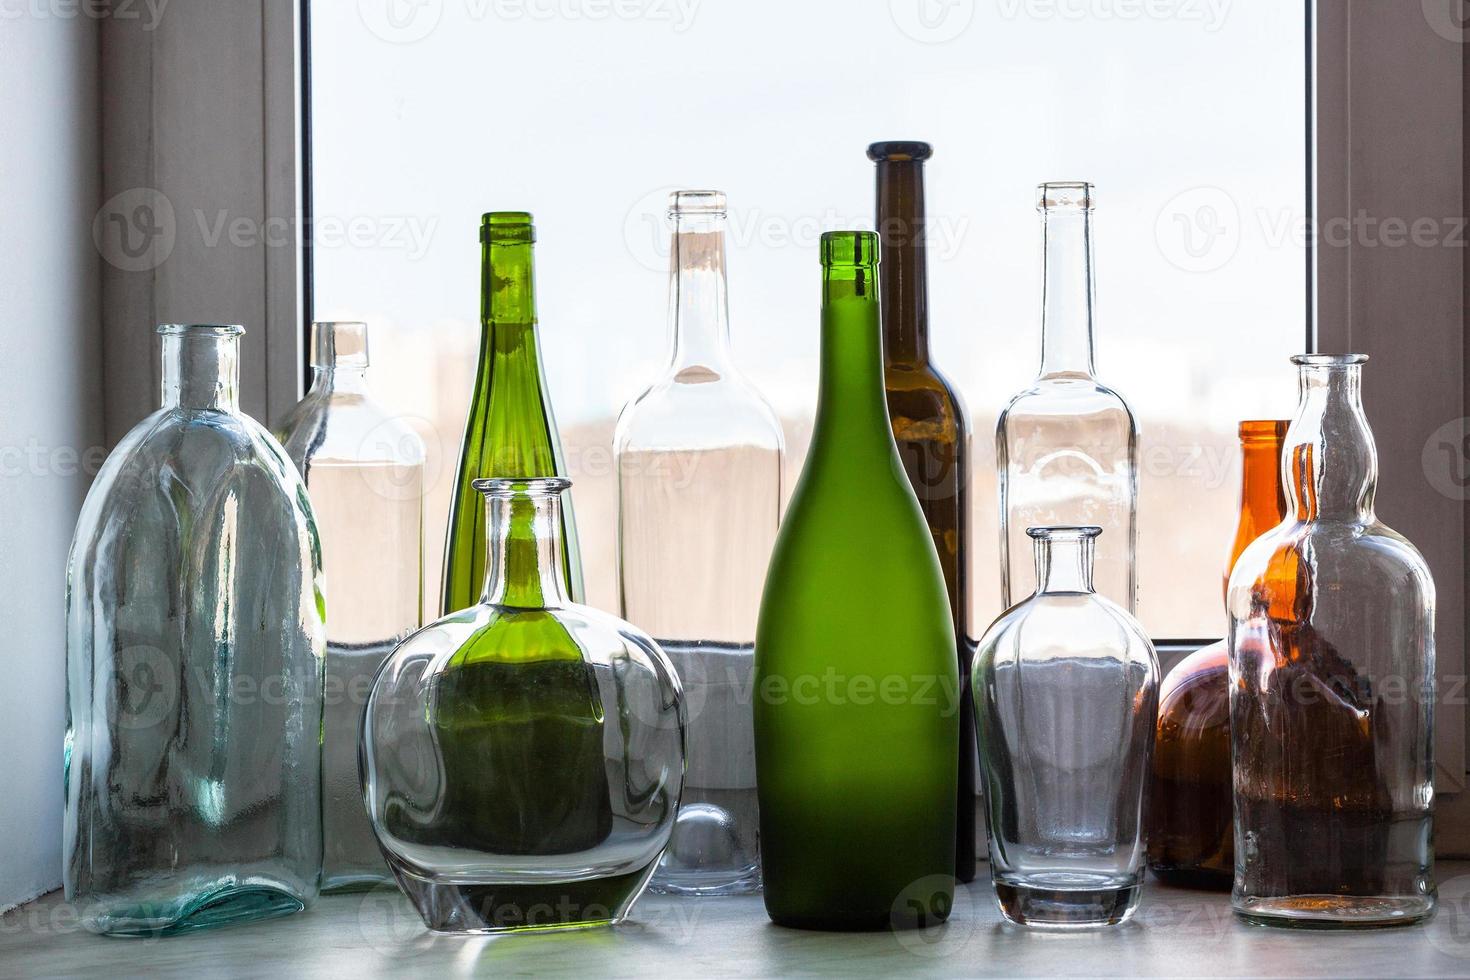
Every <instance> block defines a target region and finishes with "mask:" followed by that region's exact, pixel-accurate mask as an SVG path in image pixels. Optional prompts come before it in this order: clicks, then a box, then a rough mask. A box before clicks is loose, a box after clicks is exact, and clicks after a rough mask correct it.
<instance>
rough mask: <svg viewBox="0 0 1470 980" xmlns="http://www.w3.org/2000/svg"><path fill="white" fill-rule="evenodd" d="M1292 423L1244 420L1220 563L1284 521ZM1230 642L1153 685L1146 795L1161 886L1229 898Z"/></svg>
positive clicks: (1153, 865)
mask: <svg viewBox="0 0 1470 980" xmlns="http://www.w3.org/2000/svg"><path fill="white" fill-rule="evenodd" d="M1288 424H1289V423H1288V422H1286V421H1281V420H1274V419H1268V420H1263V421H1248V422H1242V423H1240V452H1241V479H1240V522H1239V524H1237V525H1236V530H1235V545H1234V547H1233V548H1232V549H1231V552H1230V562H1229V564H1227V565H1226V566H1225V570H1226V571H1225V584H1226V585H1228V584H1229V581H1230V569H1232V568H1234V567H1235V560H1236V559H1237V558H1239V557H1240V554H1241V552H1243V551H1245V549H1246V546H1247V545H1248V544H1250V543H1251V542H1252V541H1254V540H1255V539H1256V538H1257V537H1259V536H1260V535H1261V534H1263V533H1265V532H1266V531H1268V530H1270V529H1271V528H1274V527H1275V526H1276V525H1277V524H1280V523H1281V519H1282V518H1283V517H1285V516H1286V498H1285V489H1284V487H1283V486H1282V483H1281V446H1282V443H1283V441H1284V440H1285V438H1286V427H1287V425H1288ZM1229 673H1230V644H1229V643H1228V642H1227V641H1225V640H1220V641H1218V642H1216V643H1211V644H1210V645H1209V646H1206V647H1203V648H1201V649H1199V650H1196V651H1195V652H1194V653H1192V654H1190V655H1189V656H1187V657H1185V658H1184V659H1183V660H1181V661H1179V663H1178V664H1176V665H1175V666H1174V669H1173V670H1171V671H1169V673H1168V675H1167V676H1166V677H1165V678H1164V683H1163V684H1162V685H1161V686H1160V687H1159V721H1158V725H1157V731H1156V732H1155V736H1154V763H1153V773H1152V779H1151V785H1150V787H1149V793H1148V866H1149V869H1150V870H1152V871H1153V873H1154V875H1155V876H1156V877H1157V878H1158V879H1159V880H1160V881H1163V882H1165V883H1166V884H1171V885H1179V886H1181V887H1186V888H1206V889H1213V890H1218V891H1229V890H1230V884H1231V882H1232V881H1233V880H1234V877H1235V826H1234V821H1233V806H1234V804H1233V802H1232V800H1231V795H1230V794H1231V779H1230V685H1229V677H1228V675H1229Z"/></svg>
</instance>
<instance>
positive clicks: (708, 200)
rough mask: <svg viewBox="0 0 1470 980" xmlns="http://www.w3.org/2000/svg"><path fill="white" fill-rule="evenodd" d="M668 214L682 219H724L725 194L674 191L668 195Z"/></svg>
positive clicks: (705, 191) (704, 191)
mask: <svg viewBox="0 0 1470 980" xmlns="http://www.w3.org/2000/svg"><path fill="white" fill-rule="evenodd" d="M669 214H670V215H671V216H674V217H683V216H685V215H711V216H716V217H724V215H725V192H724V191H709V190H703V191H701V190H688V191H674V192H672V193H670V194H669Z"/></svg>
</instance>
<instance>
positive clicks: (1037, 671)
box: [974, 527, 1159, 929]
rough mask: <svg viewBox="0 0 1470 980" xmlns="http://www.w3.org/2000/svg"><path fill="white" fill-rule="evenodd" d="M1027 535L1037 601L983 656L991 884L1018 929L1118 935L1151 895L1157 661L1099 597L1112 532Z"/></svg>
mask: <svg viewBox="0 0 1470 980" xmlns="http://www.w3.org/2000/svg"><path fill="white" fill-rule="evenodd" d="M1027 533H1028V534H1029V535H1030V537H1031V538H1032V539H1033V541H1034V542H1035V560H1036V580H1037V583H1038V585H1037V587H1036V592H1035V594H1033V595H1032V596H1031V597H1030V598H1028V599H1026V600H1025V601H1023V602H1021V603H1020V604H1018V605H1016V606H1013V607H1012V608H1011V609H1010V610H1008V611H1007V612H1006V613H1005V614H1004V615H1003V616H1001V617H1000V618H999V619H997V620H996V621H995V623H993V624H992V625H991V627H990V629H989V630H988V631H987V632H986V634H985V636H984V638H983V639H982V640H981V641H980V649H979V651H978V652H977V653H976V655H975V667H974V678H975V717H976V720H977V725H978V729H979V739H980V759H981V768H982V769H983V771H984V774H985V803H986V808H987V811H988V817H989V821H988V822H989V831H990V873H991V879H992V881H993V882H994V885H995V894H996V901H997V902H998V903H999V905H1000V911H1001V914H1002V915H1004V916H1005V918H1006V919H1007V920H1008V921H1010V922H1014V923H1016V924H1018V925H1027V926H1038V927H1044V928H1056V929H1066V928H1081V927H1090V926H1103V925H1115V924H1117V923H1121V922H1125V921H1127V920H1128V918H1129V917H1130V916H1132V914H1133V912H1134V910H1135V909H1136V908H1137V907H1138V899H1139V894H1140V892H1141V890H1142V884H1143V869H1144V842H1143V794H1144V786H1145V783H1146V781H1147V779H1148V772H1149V756H1150V754H1151V753H1152V751H1153V741H1154V718H1155V715H1156V709H1157V707H1158V688H1159V661H1158V658H1157V656H1156V655H1155V654H1154V648H1153V644H1152V643H1150V642H1149V639H1148V635H1147V634H1145V633H1144V631H1143V627H1141V626H1139V625H1138V623H1137V621H1135V620H1134V619H1133V617H1132V616H1130V615H1129V614H1128V612H1127V611H1126V610H1124V609H1123V608H1122V607H1121V606H1119V605H1118V604H1117V603H1115V602H1113V601H1111V600H1110V599H1108V598H1106V597H1105V596H1102V595H1100V594H1099V593H1097V592H1096V591H1094V588H1093V581H1092V570H1093V549H1094V542H1095V541H1096V539H1097V537H1098V535H1099V534H1102V533H1103V532H1102V530H1101V529H1100V528H1097V527H1036V528H1030V529H1029V530H1028V532H1027Z"/></svg>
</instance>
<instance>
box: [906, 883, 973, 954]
mask: <svg viewBox="0 0 1470 980" xmlns="http://www.w3.org/2000/svg"><path fill="white" fill-rule="evenodd" d="M973 903H974V899H973V898H972V897H971V895H970V890H969V889H968V888H966V887H965V886H964V885H963V884H961V883H959V882H958V881H956V880H955V877H954V876H953V875H947V874H934V875H925V876H924V877H922V878H920V879H918V880H917V881H913V882H910V883H909V885H908V886H907V887H906V888H904V889H903V891H901V892H899V893H898V897H897V898H895V899H894V900H893V907H892V909H891V910H890V911H889V917H888V922H889V926H890V928H891V929H892V930H893V936H894V938H895V939H897V940H898V944H899V945H900V946H902V947H903V948H904V949H906V950H908V951H909V952H910V953H913V954H914V955H915V956H923V957H927V958H930V959H938V958H940V957H944V956H950V955H953V954H954V953H956V952H958V951H959V950H961V949H963V948H964V947H965V940H966V939H968V938H969V937H970V935H971V934H972V933H973V932H974V931H975V925H976V923H977V922H978V921H979V920H978V918H977V917H976V916H975V914H974V910H973Z"/></svg>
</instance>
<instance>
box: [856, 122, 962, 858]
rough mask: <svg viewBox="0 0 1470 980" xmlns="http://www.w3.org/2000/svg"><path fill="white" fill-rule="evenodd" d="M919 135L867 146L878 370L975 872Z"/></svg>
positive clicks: (948, 458)
mask: <svg viewBox="0 0 1470 980" xmlns="http://www.w3.org/2000/svg"><path fill="white" fill-rule="evenodd" d="M932 153H933V150H932V149H931V148H930V146H929V144H928V143H917V142H909V141H903V140H899V141H891V142H887V143H874V144H872V145H871V146H869V147H868V158H869V159H870V160H872V161H873V162H874V163H876V164H877V165H878V167H877V170H878V213H877V219H878V237H879V241H880V244H881V246H882V248H883V263H882V265H881V266H880V267H879V271H880V279H881V285H882V296H883V380H884V384H885V385H886V387H887V389H888V415H889V417H890V418H891V419H892V421H893V441H894V442H895V443H896V444H897V445H898V455H899V458H900V459H902V460H903V468H904V471H905V472H906V473H908V477H909V485H910V486H912V487H913V488H914V494H915V496H917V497H918V498H919V508H920V509H921V510H922V511H923V512H924V520H925V521H926V522H927V523H928V525H929V535H930V536H931V537H932V538H933V539H934V548H935V551H937V552H938V554H939V564H940V567H941V568H943V569H944V582H945V585H947V586H948V587H949V607H950V611H951V612H952V613H953V614H954V631H955V646H956V647H957V648H958V650H959V670H960V760H959V773H958V776H959V791H958V796H957V799H958V803H959V807H958V812H957V813H956V814H955V876H956V877H957V878H959V880H960V881H971V880H973V879H974V877H975V843H976V842H975V770H976V762H977V759H976V755H975V709H974V701H973V700H972V699H971V697H970V681H969V674H970V661H971V659H972V653H971V650H970V643H969V632H970V630H969V582H968V579H969V568H968V559H969V526H968V525H969V523H970V499H969V498H970V488H969V483H968V475H969V431H968V430H969V423H968V421H967V420H966V417H965V403H964V402H963V401H962V400H961V399H960V394H959V391H958V390H957V389H956V388H955V387H954V385H952V384H950V383H949V381H948V380H947V379H946V378H945V377H944V375H943V374H941V373H940V371H939V369H938V368H937V367H935V366H934V362H933V361H932V360H930V358H929V296H928V270H927V269H926V268H925V264H926V255H925V253H926V248H925V242H924V161H925V160H927V159H929V157H930V156H931V155H932Z"/></svg>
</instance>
